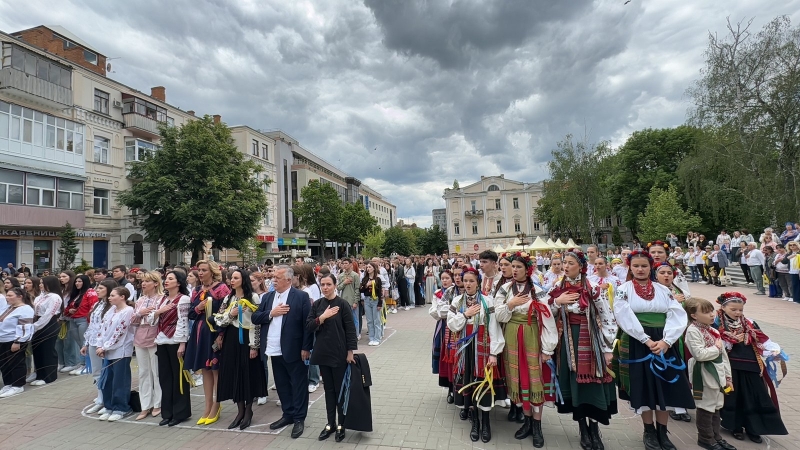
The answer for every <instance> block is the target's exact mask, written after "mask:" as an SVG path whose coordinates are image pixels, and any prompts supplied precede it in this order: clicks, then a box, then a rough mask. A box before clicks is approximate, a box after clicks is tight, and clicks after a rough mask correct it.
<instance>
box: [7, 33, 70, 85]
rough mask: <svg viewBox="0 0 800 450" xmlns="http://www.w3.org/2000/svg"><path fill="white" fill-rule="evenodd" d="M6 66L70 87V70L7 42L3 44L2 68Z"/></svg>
mask: <svg viewBox="0 0 800 450" xmlns="http://www.w3.org/2000/svg"><path fill="white" fill-rule="evenodd" d="M6 67H12V68H14V69H17V70H19V71H21V72H25V74H26V75H30V76H33V77H36V78H39V79H41V80H44V81H49V82H50V83H53V84H56V85H59V86H61V87H64V88H67V89H71V88H72V71H70V70H69V69H68V68H66V67H64V66H61V65H60V64H57V63H54V62H51V61H50V60H49V59H47V58H45V57H44V56H41V55H38V54H36V53H33V52H30V51H28V50H25V49H24V48H22V47H19V46H17V45H14V44H12V43H9V42H7V43H4V44H3V68H6Z"/></svg>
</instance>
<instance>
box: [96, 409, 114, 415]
mask: <svg viewBox="0 0 800 450" xmlns="http://www.w3.org/2000/svg"><path fill="white" fill-rule="evenodd" d="M97 414H100V415H101V416H102V415H103V414H109V415H110V414H111V413H110V412H108V410H107V409H105V408H100V411H97Z"/></svg>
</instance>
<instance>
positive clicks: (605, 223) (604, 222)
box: [600, 216, 611, 228]
mask: <svg viewBox="0 0 800 450" xmlns="http://www.w3.org/2000/svg"><path fill="white" fill-rule="evenodd" d="M600 226H601V227H607V228H611V216H608V217H606V218H605V219H603V220H601V221H600Z"/></svg>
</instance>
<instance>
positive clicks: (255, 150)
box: [253, 139, 258, 156]
mask: <svg viewBox="0 0 800 450" xmlns="http://www.w3.org/2000/svg"><path fill="white" fill-rule="evenodd" d="M253 156H258V141H257V140H255V139H253Z"/></svg>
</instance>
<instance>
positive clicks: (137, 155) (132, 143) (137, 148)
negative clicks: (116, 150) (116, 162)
mask: <svg viewBox="0 0 800 450" xmlns="http://www.w3.org/2000/svg"><path fill="white" fill-rule="evenodd" d="M140 144H141V145H140ZM149 147H152V148H149ZM131 148H133V159H131V158H130V155H129V154H128V150H130V149H131ZM160 149H161V147H160V146H158V145H156V144H153V143H152V142H148V141H144V140H142V139H127V140H125V162H130V161H144V155H145V154H149V155H150V156H152V154H153V153H154V152H157V151H158V150H160Z"/></svg>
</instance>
